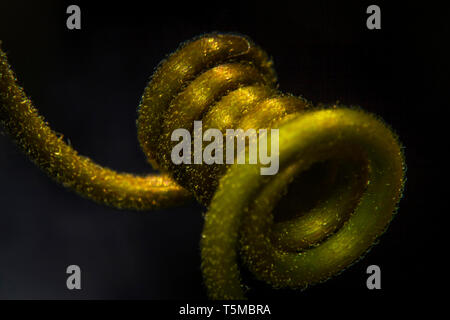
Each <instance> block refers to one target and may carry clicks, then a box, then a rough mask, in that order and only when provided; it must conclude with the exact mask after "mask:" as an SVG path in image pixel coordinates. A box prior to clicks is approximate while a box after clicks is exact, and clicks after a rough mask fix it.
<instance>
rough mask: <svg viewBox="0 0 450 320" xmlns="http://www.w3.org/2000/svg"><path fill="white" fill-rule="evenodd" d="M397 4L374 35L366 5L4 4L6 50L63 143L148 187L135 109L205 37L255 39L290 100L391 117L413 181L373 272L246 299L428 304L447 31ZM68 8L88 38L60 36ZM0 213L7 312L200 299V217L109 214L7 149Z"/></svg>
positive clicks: (438, 12)
mask: <svg viewBox="0 0 450 320" xmlns="http://www.w3.org/2000/svg"><path fill="white" fill-rule="evenodd" d="M392 2H393V1H391V4H384V3H380V2H378V3H377V2H374V3H375V4H378V5H380V7H381V12H382V29H381V30H368V29H367V28H366V19H367V16H368V15H367V14H366V8H367V6H368V5H370V4H373V3H371V2H364V1H360V2H358V3H357V4H351V3H348V4H344V3H343V2H342V1H336V2H334V3H332V2H319V1H305V2H303V1H295V2H293V3H291V4H284V3H281V2H274V3H271V4H270V5H269V4H263V3H262V2H257V3H253V4H251V3H244V2H240V3H235V4H233V3H230V2H226V3H223V2H217V3H216V2H214V3H212V2H211V3H209V4H207V5H205V4H201V5H200V4H198V5H197V4H194V3H188V4H184V5H179V4H177V3H175V2H167V3H165V4H164V3H163V4H161V3H160V4H158V5H156V4H150V3H148V4H143V2H135V3H134V2H132V1H126V2H120V3H117V4H115V2H104V3H103V2H97V1H96V2H95V4H93V1H91V2H87V1H72V2H70V3H69V2H65V1H39V2H37V1H2V2H1V3H0V40H2V42H3V44H2V47H3V49H4V50H5V51H6V52H7V54H8V57H9V60H10V63H11V65H12V66H13V68H14V70H15V71H16V73H17V75H18V78H19V81H20V83H21V85H22V86H23V87H24V88H25V90H26V92H27V94H28V95H29V96H30V97H31V98H32V100H33V101H34V103H35V105H36V106H37V107H38V109H39V111H40V113H41V114H42V115H44V116H45V118H46V119H47V120H48V122H49V123H50V125H51V127H52V128H53V129H54V130H56V131H58V132H61V133H64V136H65V137H66V139H70V142H71V143H72V145H73V146H74V147H75V148H76V149H77V150H78V151H79V152H80V153H81V154H83V155H87V156H90V157H92V158H93V159H94V160H95V161H96V162H98V163H100V164H102V165H105V166H108V167H111V168H114V169H116V170H119V171H128V172H134V173H146V172H150V170H151V168H150V166H149V165H148V164H147V163H146V159H145V156H144V154H143V153H142V151H141V150H140V148H139V145H138V141H137V137H136V125H135V121H136V118H137V113H136V109H137V105H138V103H139V100H140V97H141V95H142V92H143V90H144V87H145V86H146V84H147V81H148V79H149V77H150V75H151V74H152V72H153V70H154V68H155V67H156V65H157V64H158V63H159V61H160V60H161V59H162V58H164V57H165V55H166V54H168V53H171V52H173V51H174V50H175V49H176V48H177V46H178V45H179V44H180V43H181V42H183V41H186V40H188V39H190V38H192V37H194V36H197V35H200V34H203V33H206V32H211V31H221V32H238V33H241V34H245V35H248V36H249V37H251V38H252V39H253V40H254V41H255V42H256V43H258V44H259V45H260V46H262V47H263V48H264V49H265V50H266V51H267V52H268V53H269V54H270V55H271V56H272V57H273V58H274V61H275V68H276V70H277V72H278V76H279V84H280V89H281V90H282V91H284V92H290V93H293V94H296V95H302V96H304V97H305V98H307V99H309V100H311V101H312V102H313V103H315V104H318V103H334V102H336V101H339V102H340V103H342V104H345V105H359V106H362V107H363V108H364V109H365V110H367V111H370V112H373V113H375V114H377V115H379V116H381V117H382V118H383V119H384V120H385V121H386V122H387V123H389V124H390V125H391V126H392V127H393V128H394V129H395V131H396V132H397V133H398V135H399V136H400V139H401V141H402V143H403V144H404V146H405V154H406V161H407V165H408V172H407V179H408V180H407V184H406V190H405V194H404V198H403V199H402V201H401V203H400V210H399V213H398V215H397V216H396V218H395V219H394V220H393V222H392V223H391V225H390V227H389V229H388V231H387V232H386V233H385V234H384V235H383V236H382V237H381V241H380V243H379V244H378V245H377V246H375V247H374V248H373V249H372V250H371V251H370V252H369V253H368V255H367V256H366V258H365V259H364V260H362V261H360V262H359V263H357V264H356V265H354V266H352V267H351V268H350V269H348V270H347V271H345V272H344V273H342V274H341V275H339V276H337V277H335V278H334V279H332V280H330V281H328V282H326V283H324V284H320V285H317V286H314V287H312V288H310V289H308V290H307V291H305V292H292V291H290V290H283V291H273V290H269V289H268V288H265V287H264V286H263V285H257V288H258V290H257V291H254V292H252V293H251V297H259V298H267V299H281V298H282V299H284V300H286V299H288V298H293V299H300V298H311V297H312V298H313V299H312V300H314V299H315V298H317V299H320V298H321V297H332V298H333V299H343V300H347V299H348V300H350V299H360V302H361V303H366V301H370V299H375V298H376V299H380V301H394V300H396V299H399V298H400V297H418V298H425V297H430V296H434V295H436V294H437V290H438V288H439V287H440V286H441V285H443V284H442V283H441V281H443V279H444V278H445V270H444V269H442V270H441V269H440V267H445V264H444V262H443V260H442V259H443V257H445V252H446V251H441V250H442V249H441V248H442V245H443V244H444V242H443V241H444V240H443V239H441V238H440V235H442V233H443V232H444V229H445V225H444V223H443V221H442V220H443V218H444V217H445V216H446V215H447V214H448V213H447V212H446V209H441V208H444V205H443V204H442V203H443V202H444V201H445V200H446V197H445V194H446V190H445V188H443V184H442V183H440V181H442V180H445V178H444V173H445V170H444V168H445V159H446V156H445V151H446V149H447V145H448V144H447V145H445V144H444V142H443V141H444V140H443V139H444V137H445V133H444V132H445V131H446V127H445V122H446V113H445V109H447V107H448V103H447V100H445V99H444V98H443V97H442V96H440V95H439V93H440V90H441V89H445V88H446V87H447V86H448V79H447V75H446V73H444V72H442V71H443V70H445V68H446V67H448V61H447V60H446V59H445V58H444V57H445V56H446V55H445V54H444V51H443V50H444V49H445V48H444V47H445V46H446V43H447V42H448V32H447V31H448V26H447V24H446V22H445V19H444V14H443V12H444V8H442V7H439V6H426V5H422V6H415V5H412V4H410V3H407V2H406V3H403V4H399V3H397V4H396V5H394V4H392ZM69 4H79V5H80V6H81V11H82V29H81V30H78V31H77V30H72V31H69V30H67V29H66V18H67V16H68V15H67V14H66V13H65V11H66V8H67V6H68V5H69ZM441 140H443V141H441ZM438 157H439V159H440V160H439V161H436V159H437V158H438ZM0 201H1V205H0V298H4V299H5V298H6V299H197V298H199V299H203V298H206V294H205V289H204V287H203V284H202V277H201V272H200V252H199V239H200V234H201V229H202V223H203V218H202V213H204V212H205V209H204V208H202V207H201V206H200V205H197V204H193V205H191V206H184V207H180V208H175V209H170V210H163V211H158V212H143V213H136V212H127V211H118V210H115V209H111V208H105V207H102V206H99V205H97V204H95V203H92V202H90V201H89V200H85V199H83V198H80V197H79V196H77V195H75V194H73V193H71V192H69V191H67V190H65V189H64V188H62V187H61V186H59V185H56V184H55V183H53V181H51V180H50V179H49V178H48V177H47V176H45V174H43V173H42V172H41V171H39V170H38V169H37V168H36V167H35V166H34V165H33V164H32V163H31V162H29V161H28V160H27V159H26V158H25V157H24V156H23V155H22V154H21V153H20V152H19V151H18V150H17V148H16V147H15V146H14V145H13V144H12V143H11V141H10V139H9V138H8V137H7V136H0ZM442 238H443V237H442ZM443 254H444V255H443ZM70 264H77V265H79V266H80V267H81V269H82V287H83V289H82V290H81V291H69V290H67V288H66V284H65V282H66V277H67V275H66V273H65V269H66V267H67V266H68V265H70ZM371 264H377V265H379V266H380V267H381V270H382V288H383V289H382V290H381V291H377V292H374V291H369V290H367V288H366V285H365V282H366V278H367V275H366V273H365V270H366V268H367V266H369V265H371Z"/></svg>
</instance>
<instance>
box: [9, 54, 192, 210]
mask: <svg viewBox="0 0 450 320" xmlns="http://www.w3.org/2000/svg"><path fill="white" fill-rule="evenodd" d="M0 121H1V124H2V125H3V128H4V129H5V130H6V132H7V133H8V134H9V135H10V136H11V137H12V138H13V139H14V140H15V141H16V143H17V145H18V146H19V147H20V148H21V150H23V152H25V154H26V155H27V156H28V157H29V158H30V159H31V160H32V161H33V162H34V163H35V164H36V165H37V166H38V167H40V168H41V169H42V170H43V171H45V172H46V173H47V174H48V175H49V176H50V177H51V178H53V179H55V180H56V181H57V182H59V183H61V184H62V185H64V186H65V187H67V188H69V189H72V190H73V191H75V192H77V193H78V194H80V195H82V196H84V197H86V198H89V199H91V200H94V201H95V202H98V203H101V204H105V205H108V206H112V207H116V208H120V209H134V210H152V209H157V208H162V207H170V206H174V205H178V204H180V203H182V202H186V201H187V200H188V199H190V198H191V197H192V196H191V195H190V193H189V192H188V191H186V190H185V189H184V188H182V187H180V186H179V185H178V184H176V183H175V182H174V181H173V179H171V178H170V177H169V175H167V174H163V175H148V176H142V177H141V176H135V175H132V174H127V173H118V172H115V171H114V170H111V169H108V168H104V167H102V166H100V165H98V164H96V163H95V162H93V161H92V160H91V159H89V158H86V157H83V156H80V155H78V153H77V152H76V151H75V150H74V149H73V148H72V147H71V146H69V145H68V144H67V143H65V142H64V140H63V138H62V137H61V136H58V135H57V134H56V133H55V132H54V131H52V129H50V127H49V126H48V124H47V123H46V122H45V120H44V119H43V117H42V116H40V115H39V113H38V111H37V110H36V108H35V107H34V106H33V103H32V102H31V100H30V99H29V98H28V97H27V96H26V94H25V92H24V91H23V89H22V88H21V87H20V86H19V85H18V84H17V79H16V77H15V75H14V73H13V71H12V70H11V68H10V66H9V64H8V61H7V58H6V54H5V53H4V52H3V51H1V49H0Z"/></svg>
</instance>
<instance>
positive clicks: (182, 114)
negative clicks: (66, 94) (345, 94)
mask: <svg viewBox="0 0 450 320" xmlns="http://www.w3.org/2000/svg"><path fill="white" fill-rule="evenodd" d="M198 120H201V121H202V123H203V127H204V129H205V130H206V129H208V128H218V129H220V130H221V131H224V130H225V129H226V128H242V129H244V130H246V129H251V128H267V129H269V128H277V129H279V171H278V173H277V174H276V175H273V176H264V175H261V174H260V169H261V166H262V165H261V164H251V165H250V164H245V165H242V164H233V165H225V164H223V165H216V164H212V165H207V164H181V165H176V164H174V163H173V162H172V161H171V150H172V148H173V146H174V145H175V143H174V142H173V141H171V134H172V132H173V131H174V130H176V129H178V128H186V129H188V130H189V131H192V130H193V124H194V121H198ZM0 121H1V124H2V126H3V128H4V129H5V131H6V132H7V133H8V134H9V135H10V136H11V138H12V139H14V140H15V142H16V143H17V145H18V146H19V147H20V148H21V149H22V150H23V152H24V153H25V154H26V155H27V156H28V157H29V158H30V159H31V160H32V161H33V162H34V163H35V164H36V165H37V166H38V167H40V168H41V169H42V170H43V171H45V172H46V173H47V174H48V175H49V176H50V177H51V178H53V179H54V180H56V181H57V182H58V183H60V184H62V185H63V186H65V187H66V188H69V189H71V190H73V191H75V192H76V193H78V194H80V195H81V196H83V197H86V198H89V199H91V200H93V201H96V202H98V203H101V204H104V205H108V206H111V207H115V208H119V209H132V210H157V209H160V208H165V207H171V206H178V205H181V204H183V203H184V202H186V201H189V200H190V199H191V198H192V197H195V198H196V199H197V200H198V201H199V202H200V203H202V204H203V205H205V206H206V207H207V208H208V211H207V213H206V215H205V225H204V230H203V233H202V236H201V242H200V245H201V253H202V271H203V275H204V281H205V285H206V288H207V290H208V295H209V296H210V297H211V298H213V299H242V298H245V293H246V289H245V285H244V282H245V279H242V277H241V272H240V268H242V267H244V268H248V269H249V270H250V271H251V272H252V274H253V275H254V277H255V278H257V279H259V280H261V281H264V282H266V283H268V284H270V285H272V286H273V287H275V288H282V287H290V288H299V289H304V288H306V287H307V286H309V285H311V284H314V283H318V282H322V281H326V280H327V279H329V278H330V277H332V276H333V275H335V274H337V273H339V272H341V271H342V270H344V269H345V268H347V267H348V266H349V265H351V264H352V263H354V262H356V261H357V260H358V259H360V258H361V257H362V256H363V255H364V253H365V252H367V250H368V249H369V248H370V247H371V246H372V245H373V243H374V242H375V240H376V239H377V238H378V237H379V236H380V235H381V234H382V233H383V232H384V231H385V229H386V228H387V226H388V224H389V222H390V221H391V219H392V217H393V216H394V214H395V212H396V210H397V205H398V202H399V200H400V198H401V196H402V190H403V185H404V181H405V160H404V156H403V152H402V147H401V145H400V143H399V140H398V138H397V136H396V135H395V133H393V131H392V130H391V129H390V127H389V126H387V125H386V124H385V123H384V122H383V121H381V120H380V119H379V118H377V117H376V116H374V115H371V114H369V113H366V112H364V111H363V110H361V109H356V108H347V107H343V106H333V107H330V108H317V107H314V106H313V105H312V104H311V103H309V102H308V101H306V100H305V99H303V98H301V97H295V96H292V95H288V94H283V93H281V92H280V91H278V88H277V79H276V74H275V71H274V69H273V63H272V61H271V60H270V59H269V57H268V56H267V54H266V53H265V52H264V51H263V50H262V49H260V48H259V47H258V46H256V45H255V44H254V43H253V42H252V41H251V40H250V39H248V38H246V37H244V36H238V35H231V34H208V35H204V36H201V37H198V38H195V39H193V40H191V41H189V42H186V43H184V44H182V45H181V46H180V48H179V49H178V50H176V51H175V52H174V53H173V54H171V55H170V56H168V57H167V58H166V59H165V60H164V61H163V62H162V63H161V64H160V65H159V67H158V68H157V70H156V71H155V73H154V74H153V76H152V78H151V81H150V83H149V84H148V86H147V87H146V88H145V91H144V94H143V97H142V100H141V103H140V106H139V117H138V120H137V129H138V139H139V142H140V145H141V147H142V150H143V151H144V153H145V154H146V156H147V158H148V160H149V162H150V164H151V165H152V166H153V167H154V168H156V169H158V170H160V171H161V172H162V173H161V174H158V175H147V176H136V175H132V174H127V173H118V172H116V171H114V170H111V169H108V168H105V167H102V166H100V165H98V164H96V163H95V162H94V161H92V160H91V159H89V158H86V157H83V156H81V155H79V154H78V153H77V152H76V150H74V149H73V148H72V146H70V145H68V144H66V143H65V142H64V140H63V139H62V137H61V136H59V135H57V134H56V133H55V132H54V131H52V130H51V128H50V127H49V125H48V124H47V123H46V122H45V120H44V119H43V117H42V116H40V115H39V113H38V111H37V109H36V108H35V107H34V106H33V103H32V102H31V100H30V99H29V98H28V97H27V95H26V94H25V92H24V90H23V89H22V88H21V87H20V86H19V85H18V81H17V79H16V77H15V75H14V73H13V71H12V70H11V67H10V66H9V63H8V61H7V57H6V54H5V53H4V52H3V51H1V49H0ZM268 139H270V136H269V137H268ZM269 145H270V143H269Z"/></svg>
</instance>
